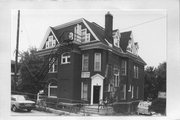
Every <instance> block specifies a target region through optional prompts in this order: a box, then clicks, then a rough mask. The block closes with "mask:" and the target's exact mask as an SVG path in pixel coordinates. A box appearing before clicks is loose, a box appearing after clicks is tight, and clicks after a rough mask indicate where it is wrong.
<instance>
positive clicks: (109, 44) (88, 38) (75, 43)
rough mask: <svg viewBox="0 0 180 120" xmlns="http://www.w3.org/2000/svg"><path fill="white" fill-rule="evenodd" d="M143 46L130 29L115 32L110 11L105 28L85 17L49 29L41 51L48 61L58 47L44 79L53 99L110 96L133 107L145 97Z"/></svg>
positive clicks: (89, 99)
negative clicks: (140, 50) (140, 45)
mask: <svg viewBox="0 0 180 120" xmlns="http://www.w3.org/2000/svg"><path fill="white" fill-rule="evenodd" d="M68 42H69V43H70V44H67V43H68ZM138 49H139V46H138V43H137V42H134V39H133V35H132V32H131V31H127V32H122V33H120V32H119V30H118V29H116V30H113V16H112V15H111V14H110V13H109V12H108V13H107V14H106V15H105V28H103V27H101V26H100V25H98V24H96V23H94V22H89V21H87V20H85V19H84V18H82V19H78V20H75V21H72V22H68V23H66V24H62V25H59V26H55V27H49V28H48V30H47V33H46V34H45V37H44V40H43V41H42V44H41V46H40V50H39V51H38V53H37V54H38V55H39V56H43V57H44V58H45V60H46V61H47V62H48V61H49V59H50V58H49V56H51V55H49V54H52V53H55V52H56V51H57V50H58V54H55V56H54V58H53V59H52V60H51V62H50V63H52V62H53V63H52V65H51V66H50V68H49V72H48V74H47V76H46V78H45V79H46V82H47V85H46V87H47V89H46V91H47V92H46V93H47V95H48V97H49V98H57V97H58V98H67V99H73V100H85V101H87V103H89V104H97V103H98V102H99V100H100V99H103V100H104V99H105V98H108V99H109V100H110V101H111V102H113V103H115V104H117V106H121V108H122V109H123V110H124V111H128V112H129V111H132V110H133V109H134V107H133V104H135V105H137V104H138V101H139V100H143V95H144V65H145V64H146V63H145V62H144V61H143V60H142V59H141V57H140V56H139V55H138ZM120 111H121V110H120Z"/></svg>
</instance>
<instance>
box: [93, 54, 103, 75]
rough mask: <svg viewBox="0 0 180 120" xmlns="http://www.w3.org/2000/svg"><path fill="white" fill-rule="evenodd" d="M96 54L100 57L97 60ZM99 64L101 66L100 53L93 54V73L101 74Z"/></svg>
mask: <svg viewBox="0 0 180 120" xmlns="http://www.w3.org/2000/svg"><path fill="white" fill-rule="evenodd" d="M98 54H99V55H100V57H99V60H98V58H97V55H98ZM97 63H99V69H97ZM101 64H102V62H101V53H100V52H96V53H94V71H95V72H101Z"/></svg>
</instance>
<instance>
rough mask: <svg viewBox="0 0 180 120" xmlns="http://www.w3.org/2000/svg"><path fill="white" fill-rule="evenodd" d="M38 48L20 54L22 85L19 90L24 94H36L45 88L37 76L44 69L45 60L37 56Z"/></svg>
mask: <svg viewBox="0 0 180 120" xmlns="http://www.w3.org/2000/svg"><path fill="white" fill-rule="evenodd" d="M36 52H37V49H36V48H33V47H32V48H29V50H27V51H25V52H23V53H21V54H20V57H21V59H20V63H21V68H20V73H21V79H22V84H21V85H20V87H19V90H20V91H22V92H29V93H33V94H36V93H37V92H38V91H39V90H40V89H42V88H43V86H42V84H41V83H40V80H41V79H40V78H38V77H37V74H38V73H39V71H40V70H41V68H42V65H43V59H42V58H41V57H39V56H37V55H36V54H35V53H36Z"/></svg>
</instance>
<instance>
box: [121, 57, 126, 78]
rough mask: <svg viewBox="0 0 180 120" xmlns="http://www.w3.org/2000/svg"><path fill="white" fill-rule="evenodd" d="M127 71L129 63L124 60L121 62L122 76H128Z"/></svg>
mask: <svg viewBox="0 0 180 120" xmlns="http://www.w3.org/2000/svg"><path fill="white" fill-rule="evenodd" d="M126 71H127V61H125V60H122V62H121V75H126Z"/></svg>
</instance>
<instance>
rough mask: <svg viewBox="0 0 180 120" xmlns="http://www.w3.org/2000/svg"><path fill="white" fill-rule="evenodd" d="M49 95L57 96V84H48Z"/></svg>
mask: <svg viewBox="0 0 180 120" xmlns="http://www.w3.org/2000/svg"><path fill="white" fill-rule="evenodd" d="M48 97H54V98H56V97H57V84H56V83H49V85H48Z"/></svg>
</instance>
